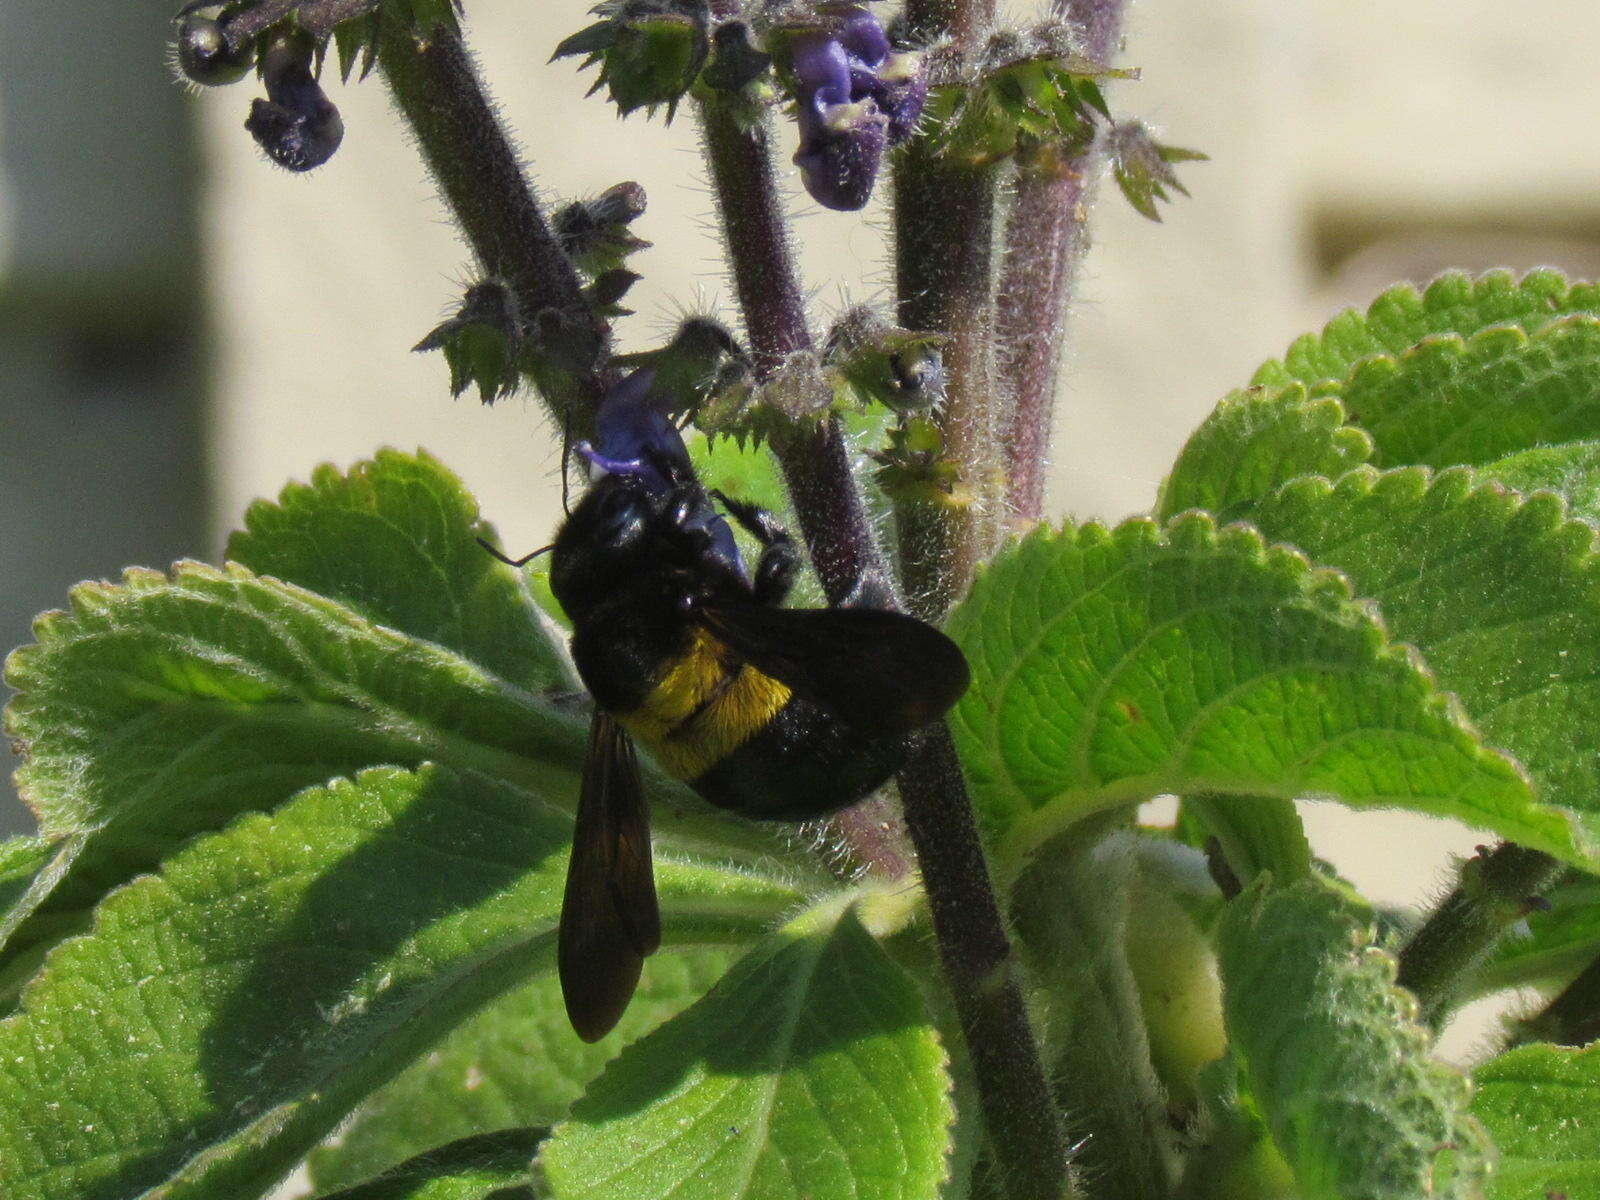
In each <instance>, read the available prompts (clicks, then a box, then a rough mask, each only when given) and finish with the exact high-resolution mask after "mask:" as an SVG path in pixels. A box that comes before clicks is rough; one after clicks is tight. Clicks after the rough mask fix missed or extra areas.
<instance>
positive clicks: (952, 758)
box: [900, 723, 1075, 1200]
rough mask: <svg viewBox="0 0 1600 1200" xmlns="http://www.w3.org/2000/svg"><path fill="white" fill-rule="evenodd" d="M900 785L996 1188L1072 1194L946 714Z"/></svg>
mask: <svg viewBox="0 0 1600 1200" xmlns="http://www.w3.org/2000/svg"><path fill="white" fill-rule="evenodd" d="M900 794H901V797H902V798H903V799H904V801H905V810H906V825H907V826H908V827H909V829H910V830H911V840H912V842H913V843H914V844H915V846H916V848H917V855H918V858H919V859H920V860H921V863H922V879H923V885H924V887H925V888H926V890H927V893H928V907H929V909H930V910H931V912H932V915H933V930H934V935H935V936H936V937H937V939H938V942H939V958H940V962H941V963H942V965H943V967H944V977H945V981H946V982H947V983H948V984H949V985H950V993H951V997H952V999H953V1000H954V1002H955V1009H956V1015H957V1017H958V1018H959V1019H960V1021H961V1032H962V1034H963V1035H964V1040H965V1042H966V1046H967V1054H968V1056H969V1058H970V1059H971V1062H972V1069H973V1075H974V1077H975V1078H976V1081H977V1086H978V1095H979V1098H980V1101H981V1103H982V1106H983V1121H984V1130H985V1133H986V1134H987V1136H988V1146H989V1152H990V1153H989V1160H990V1162H991V1163H992V1165H993V1167H994V1170H995V1173H996V1175H997V1176H998V1186H997V1188H996V1190H997V1191H998V1192H999V1193H1001V1194H1003V1195H1004V1196H1006V1197H1007V1200H1065V1197H1068V1196H1071V1195H1074V1194H1075V1192H1074V1191H1073V1188H1072V1181H1071V1172H1070V1158H1071V1154H1070V1151H1069V1149H1068V1146H1067V1137H1066V1131H1065V1130H1064V1129H1063V1127H1062V1124H1061V1117H1060V1114H1059V1112H1058V1111H1057V1109H1056V1104H1055V1099H1054V1096H1053V1095H1052V1092H1051V1089H1050V1083H1049V1080H1048V1079H1047V1077H1046V1076H1045V1071H1044V1064H1043V1060H1042V1059H1041V1058H1040V1055H1039V1043H1038V1041H1037V1039H1036V1038H1035V1037H1034V1033H1033V1027H1032V1023H1031V1022H1030V1020H1029V1017H1028V1010H1027V1005H1026V1003H1025V1001H1024V1000H1023V995H1022V980H1021V972H1020V969H1019V966H1018V963H1017V959H1016V954H1015V952H1014V951H1013V949H1012V946H1011V938H1010V935H1009V934H1008V933H1007V932H1006V926H1005V921H1004V918H1003V917H1002V915H1001V911H1000V905H999V902H998V900H997V899H996V897H995V891H994V882H993V880H992V878H991V876H990V874H989V864H988V862H987V861H986V860H985V858H984V856H983V844H982V842H981V841H980V840H979V838H978V829H977V825H976V824H975V822H974V820H973V815H972V805H971V802H970V801H969V800H968V798H967V794H966V782H965V780H964V779H963V778H962V775H961V763H960V760H958V759H957V757H956V751H955V745H954V743H952V742H951V740H950V731H949V728H948V727H947V726H945V725H944V724H943V723H940V724H939V725H936V726H934V727H933V728H932V729H930V730H928V732H927V733H926V734H925V735H924V737H923V740H922V744H921V745H920V746H919V747H918V749H917V751H916V753H915V754H914V755H913V757H912V759H911V761H910V762H909V763H908V764H907V765H906V768H905V770H903V771H901V773H900Z"/></svg>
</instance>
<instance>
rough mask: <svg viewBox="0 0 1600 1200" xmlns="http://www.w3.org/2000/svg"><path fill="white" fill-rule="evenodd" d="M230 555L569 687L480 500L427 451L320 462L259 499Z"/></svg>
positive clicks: (526, 675) (466, 653)
mask: <svg viewBox="0 0 1600 1200" xmlns="http://www.w3.org/2000/svg"><path fill="white" fill-rule="evenodd" d="M244 524H245V527H244V529H242V530H239V531H237V532H235V533H234V534H233V536H232V537H230V538H229V539H228V558H230V559H232V560H234V561H236V562H239V563H243V564H244V565H245V566H247V567H249V568H250V569H251V570H252V571H254V572H256V573H257V574H258V575H272V576H275V577H276V578H278V579H282V580H284V581H285V582H288V583H293V584H297V585H298V586H300V587H303V588H305V589H306V590H307V591H310V592H316V593H317V594H319V595H322V596H326V597H328V598H329V599H330V600H337V601H339V602H340V603H341V604H343V605H345V606H346V607H348V608H350V609H353V610H354V611H355V612H358V613H360V614H361V615H362V616H364V617H366V618H367V619H368V620H370V621H372V622H374V623H375V624H378V625H387V626H389V627H390V628H391V629H396V630H399V631H400V632H401V633H408V634H410V635H411V636H412V637H415V638H420V639H421V640H423V641H428V642H437V643H439V644H440V645H441V646H445V647H447V648H449V649H451V650H454V651H456V653H458V654H460V655H462V656H463V657H465V658H469V659H472V660H473V661H474V662H477V663H479V664H480V665H482V666H484V667H486V668H488V669H489V670H490V671H492V672H494V673H495V674H497V675H498V676H500V678H502V679H504V680H506V682H508V683H513V684H516V685H518V686H520V687H525V688H529V689H530V690H537V689H539V688H544V687H549V686H551V685H554V684H564V683H565V679H564V674H563V670H562V668H561V665H560V658H559V656H558V655H557V654H556V652H555V650H554V648H553V647H552V646H551V643H550V640H549V638H548V637H547V636H546V634H545V632H544V630H543V629H541V627H540V625H539V622H538V620H537V617H536V616H535V610H534V607H533V605H532V604H531V603H530V601H529V598H528V596H527V593H526V591H525V590H524V589H523V586H522V581H521V579H520V577H519V575H518V572H516V571H515V570H513V569H512V568H511V567H508V566H506V565H505V564H504V563H501V562H498V561H496V560H495V559H494V558H493V557H492V556H491V555H490V554H489V553H488V552H487V551H486V550H484V548H483V547H482V546H480V545H479V544H478V542H477V539H478V538H483V539H484V540H485V541H487V542H488V543H489V544H490V545H498V544H499V539H498V538H497V536H496V535H495V532H494V528H493V526H491V525H489V524H488V523H487V522H485V521H483V520H481V519H480V518H479V515H478V505H477V502H476V501H475V500H474V499H473V498H472V496H471V494H470V493H468V491H467V490H466V488H465V486H463V484H462V483H461V480H460V479H458V478H457V477H456V476H455V475H454V474H453V473H452V472H450V471H449V470H448V469H447V468H446V467H445V466H444V465H443V464H442V463H440V462H439V460H438V459H436V458H434V457H433V456H432V455H430V454H427V453H426V452H420V451H419V452H418V453H416V454H402V453H400V452H398V451H395V450H381V451H379V452H378V454H377V456H376V457H375V458H374V459H372V460H371V461H370V462H361V463H357V464H356V465H355V466H354V467H352V468H351V469H350V470H349V471H348V472H340V471H338V470H336V469H335V468H334V467H332V466H322V467H318V468H317V470H316V471H314V472H313V473H312V476H311V482H310V483H309V484H301V483H292V484H290V485H289V486H288V487H286V488H284V490H283V492H282V494H281V495H280V496H279V497H278V499H277V501H276V502H273V501H267V500H258V501H256V503H254V504H252V505H251V506H250V508H249V510H248V511H247V512H246V513H245V518H244Z"/></svg>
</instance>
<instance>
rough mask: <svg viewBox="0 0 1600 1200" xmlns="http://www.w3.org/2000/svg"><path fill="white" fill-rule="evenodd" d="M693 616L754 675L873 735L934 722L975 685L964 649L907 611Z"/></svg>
mask: <svg viewBox="0 0 1600 1200" xmlns="http://www.w3.org/2000/svg"><path fill="white" fill-rule="evenodd" d="M699 619H700V621H701V623H702V624H704V625H705V626H706V628H707V629H709V630H710V631H711V632H712V633H714V634H715V635H716V636H717V637H719V638H721V639H722V640H723V641H724V642H726V643H727V644H728V645H729V646H730V647H731V648H732V649H733V650H735V651H737V652H738V653H739V654H740V655H741V656H743V657H744V658H745V659H746V660H748V661H749V662H750V663H751V664H752V665H753V666H755V668H756V669H757V670H759V671H761V672H763V673H764V674H767V675H770V676H772V677H773V678H774V679H776V680H778V681H779V682H781V683H784V684H787V685H788V686H789V687H790V688H792V689H793V690H794V691H795V692H796V693H798V694H800V695H802V696H805V697H806V698H807V699H808V700H811V701H812V702H813V703H815V704H817V705H818V706H820V707H822V708H825V709H827V710H828V711H829V712H832V713H833V714H834V715H835V716H837V717H839V718H840V719H841V720H843V721H845V722H846V723H848V724H850V725H853V726H855V727H856V728H857V729H861V730H864V731H867V732H869V733H885V734H894V733H909V732H911V731H912V730H913V729H918V728H920V727H922V726H923V725H926V724H928V723H929V722H931V721H937V720H938V719H939V718H940V717H942V716H944V714H945V713H947V712H949V711H950V708H951V707H952V706H953V705H954V704H955V702H956V701H957V700H959V699H961V696H962V693H964V692H965V691H966V690H967V684H968V683H969V682H971V672H970V671H969V670H968V669H967V660H966V656H965V655H963V654H962V653H961V650H960V648H959V647H957V646H956V644H955V643H954V642H952V641H951V640H950V639H949V638H947V637H945V635H944V634H942V633H940V632H939V631H938V630H937V629H935V628H934V627H933V626H932V625H929V624H927V623H925V622H923V621H919V620H917V619H916V618H915V617H908V616H906V615H905V614H904V613H896V612H885V611H883V610H882V609H875V608H768V607H766V606H764V605H759V604H739V603H734V604H729V603H716V604H708V605H704V606H702V607H701V608H700V610H699Z"/></svg>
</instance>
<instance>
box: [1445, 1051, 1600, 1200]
mask: <svg viewBox="0 0 1600 1200" xmlns="http://www.w3.org/2000/svg"><path fill="white" fill-rule="evenodd" d="M1473 1078H1474V1081H1475V1082H1476V1084H1477V1088H1478V1094H1477V1097H1476V1099H1475V1100H1474V1101H1473V1105H1472V1111H1473V1113H1474V1114H1475V1115H1476V1116H1477V1117H1478V1119H1479V1120H1480V1121H1482V1122H1483V1123H1484V1125H1486V1126H1487V1127H1488V1129H1489V1133H1490V1134H1491V1135H1492V1136H1493V1138H1494V1141H1495V1145H1496V1146H1498V1147H1499V1149H1500V1163H1499V1166H1498V1168H1497V1169H1496V1171H1495V1175H1494V1179H1493V1180H1492V1181H1491V1184H1490V1187H1489V1196H1490V1200H1551V1198H1552V1197H1561V1196H1566V1197H1567V1198H1568V1200H1583V1197H1586V1196H1593V1195H1596V1194H1600V1141H1597V1140H1596V1139H1595V1128H1596V1126H1597V1124H1600V1046H1590V1047H1589V1048H1588V1049H1587V1050H1568V1049H1566V1048H1564V1047H1560V1046H1524V1047H1522V1048H1521V1049H1518V1050H1513V1051H1511V1052H1510V1053H1509V1054H1502V1055H1501V1056H1500V1057H1499V1058H1495V1059H1492V1060H1490V1061H1489V1062H1487V1063H1485V1064H1484V1065H1483V1066H1481V1067H1479V1068H1478V1070H1477V1071H1476V1072H1474V1074H1473Z"/></svg>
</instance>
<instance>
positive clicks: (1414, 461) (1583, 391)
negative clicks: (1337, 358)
mask: <svg viewBox="0 0 1600 1200" xmlns="http://www.w3.org/2000/svg"><path fill="white" fill-rule="evenodd" d="M1342 398H1343V400H1344V406H1345V409H1346V411H1347V412H1348V413H1349V420H1350V421H1351V422H1353V423H1355V424H1359V425H1360V426H1361V427H1362V428H1363V429H1365V430H1366V431H1367V433H1369V434H1370V435H1371V436H1372V440H1373V444H1374V453H1373V460H1372V461H1373V463H1374V465H1377V466H1412V465H1418V466H1430V467H1448V466H1457V465H1468V466H1471V465H1475V464H1478V463H1485V462H1490V461H1493V460H1494V459H1497V458H1503V457H1505V456H1506V455H1509V454H1514V453H1516V452H1518V451H1521V450H1528V449H1531V448H1533V447H1535V446H1541V445H1546V444H1549V443H1554V442H1566V441H1574V440H1580V439H1589V438H1595V437H1600V318H1596V317H1593V316H1590V315H1588V314H1577V315H1574V316H1568V317H1563V318H1561V319H1560V320H1557V321H1551V322H1549V323H1547V324H1545V325H1543V326H1542V327H1541V328H1540V329H1539V330H1538V331H1537V332H1535V333H1533V334H1531V335H1530V334H1529V333H1528V332H1527V331H1526V330H1524V329H1522V328H1520V327H1518V326H1515V325H1508V326H1499V327H1496V328H1492V329H1486V330H1483V331H1482V332H1481V333H1477V334H1474V335H1473V336H1472V337H1471V338H1468V339H1463V338H1461V337H1460V336H1458V335H1455V334H1448V335H1442V336H1438V337H1430V338H1427V339H1425V340H1424V341H1422V342H1420V343H1419V344H1418V345H1416V346H1415V347H1413V348H1411V349H1410V350H1408V351H1406V352H1405V353H1404V354H1402V355H1399V356H1398V357H1379V358H1373V359H1369V360H1368V361H1366V362H1363V363H1362V364H1360V365H1359V366H1357V367H1356V368H1355V369H1354V370H1353V371H1352V372H1351V374H1350V376H1349V378H1348V379H1346V380H1345V382H1344V386H1343V388H1342Z"/></svg>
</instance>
